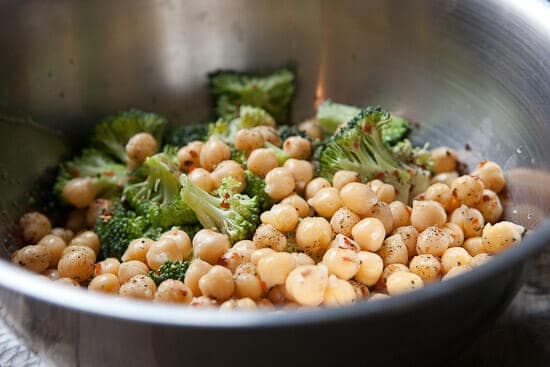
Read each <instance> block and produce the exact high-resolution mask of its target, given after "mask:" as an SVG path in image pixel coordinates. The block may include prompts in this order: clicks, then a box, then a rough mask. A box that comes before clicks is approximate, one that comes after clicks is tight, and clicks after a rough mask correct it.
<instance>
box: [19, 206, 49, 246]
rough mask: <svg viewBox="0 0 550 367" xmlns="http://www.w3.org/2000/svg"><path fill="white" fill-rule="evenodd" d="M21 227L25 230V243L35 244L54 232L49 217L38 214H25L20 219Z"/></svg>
mask: <svg viewBox="0 0 550 367" xmlns="http://www.w3.org/2000/svg"><path fill="white" fill-rule="evenodd" d="M19 225H20V226H21V228H22V229H23V238H24V239H25V241H29V242H31V243H33V244H34V243H37V242H38V241H40V240H41V239H42V237H44V236H45V235H47V234H49V233H50V232H51V231H52V225H51V223H50V220H49V219H48V217H46V216H45V215H44V214H41V213H38V212H31V213H27V214H24V215H23V216H22V217H21V219H19Z"/></svg>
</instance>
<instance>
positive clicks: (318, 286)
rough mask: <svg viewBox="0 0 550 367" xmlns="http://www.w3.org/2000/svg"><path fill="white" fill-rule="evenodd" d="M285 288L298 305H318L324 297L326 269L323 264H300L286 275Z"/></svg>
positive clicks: (326, 285)
mask: <svg viewBox="0 0 550 367" xmlns="http://www.w3.org/2000/svg"><path fill="white" fill-rule="evenodd" d="M285 285H286V289H287V291H288V293H289V294H290V296H291V297H292V298H293V299H294V300H295V301H296V302H297V303H299V304H300V305H303V306H318V305H320V304H321V303H322V302H323V300H324V298H325V291H326V289H327V287H328V270H327V268H326V266H324V265H302V266H298V267H297V268H296V269H294V270H292V271H291V272H290V274H289V275H288V277H287V279H286V282H285Z"/></svg>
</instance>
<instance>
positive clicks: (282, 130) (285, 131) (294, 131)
mask: <svg viewBox="0 0 550 367" xmlns="http://www.w3.org/2000/svg"><path fill="white" fill-rule="evenodd" d="M277 132H278V133H279V137H280V138H281V141H285V140H286V139H288V138H290V137H291V136H300V137H302V138H304V139H307V140H310V141H311V138H310V137H309V135H307V134H306V133H305V132H304V131H302V130H300V129H299V128H298V126H296V125H281V126H279V128H278V129H277Z"/></svg>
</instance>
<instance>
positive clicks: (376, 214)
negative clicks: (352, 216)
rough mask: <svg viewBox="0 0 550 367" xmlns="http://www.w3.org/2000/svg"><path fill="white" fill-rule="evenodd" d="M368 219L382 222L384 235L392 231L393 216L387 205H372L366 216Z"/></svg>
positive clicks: (381, 203) (378, 203)
mask: <svg viewBox="0 0 550 367" xmlns="http://www.w3.org/2000/svg"><path fill="white" fill-rule="evenodd" d="M367 216H368V217H370V218H376V219H378V220H380V221H381V222H382V224H383V225H384V229H385V231H386V233H391V231H393V214H392V212H391V209H390V207H389V206H388V204H386V203H384V202H382V201H379V202H377V203H376V204H374V205H373V207H372V208H371V209H370V211H369V213H368V214H367Z"/></svg>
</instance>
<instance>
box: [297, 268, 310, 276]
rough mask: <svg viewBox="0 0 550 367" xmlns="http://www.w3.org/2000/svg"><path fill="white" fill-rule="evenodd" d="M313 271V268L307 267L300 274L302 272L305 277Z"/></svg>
mask: <svg viewBox="0 0 550 367" xmlns="http://www.w3.org/2000/svg"><path fill="white" fill-rule="evenodd" d="M311 272H312V270H311V269H306V270H304V271H302V272H301V273H300V274H302V276H303V277H307V276H308V275H309V274H311Z"/></svg>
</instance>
